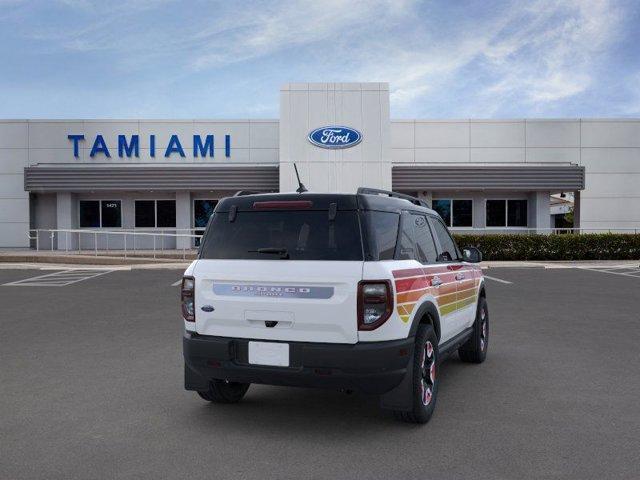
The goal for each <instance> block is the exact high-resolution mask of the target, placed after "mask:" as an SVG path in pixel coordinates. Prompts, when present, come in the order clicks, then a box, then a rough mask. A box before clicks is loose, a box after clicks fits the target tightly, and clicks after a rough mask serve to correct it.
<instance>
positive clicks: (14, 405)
mask: <svg viewBox="0 0 640 480" xmlns="http://www.w3.org/2000/svg"><path fill="white" fill-rule="evenodd" d="M606 270H607V271H597V269H596V270H585V269H543V268H495V269H490V270H488V271H486V273H487V274H488V275H490V276H492V277H494V278H495V280H494V279H492V280H487V286H488V300H489V309H490V314H491V321H492V330H491V339H490V348H489V356H488V359H487V361H486V362H485V363H484V364H482V365H469V364H463V363H461V362H460V361H459V360H458V358H457V356H455V357H452V358H450V359H449V360H447V361H446V362H445V363H444V364H443V366H442V368H441V370H440V374H441V381H442V383H441V385H440V391H439V397H438V405H437V409H436V413H435V416H434V417H433V419H432V420H431V422H430V423H429V424H427V425H424V426H416V425H408V424H403V423H398V422H396V421H395V420H394V419H393V416H392V415H391V414H389V413H388V412H385V411H382V410H379V409H378V405H377V399H376V398H372V397H366V396H360V395H346V394H343V393H340V392H333V391H323V390H309V389H292V388H280V387H269V386H256V385H254V386H252V387H251V389H250V390H249V393H248V394H247V397H246V398H245V401H243V402H242V403H240V404H238V405H229V406H224V405H210V404H208V403H206V402H204V401H202V400H201V399H199V398H198V397H197V396H196V395H195V394H194V393H193V392H186V391H184V390H183V385H182V368H183V367H182V352H181V332H182V323H181V320H180V313H179V305H178V294H179V287H177V286H175V285H174V284H175V282H176V281H177V280H179V278H180V275H181V272H180V271H179V270H168V269H167V270H132V271H118V270H117V271H103V272H101V274H99V275H96V274H94V273H92V272H82V273H83V274H84V275H82V274H80V273H76V274H75V275H74V274H68V273H63V274H62V275H57V276H55V275H54V276H49V277H44V278H46V279H49V280H47V282H44V283H45V285H33V284H34V282H35V283H38V282H37V281H36V280H33V279H34V277H38V276H42V275H46V274H49V273H54V271H41V270H0V309H1V310H0V327H1V329H0V332H1V334H0V478H2V479H27V478H29V479H31V478H43V479H44V478H46V479H94V478H95V479H98V478H100V479H102V478H105V479H106V478H153V479H160V478H239V479H244V478H259V479H265V478H279V479H282V478H296V479H300V478H318V479H328V478H367V479H372V478H394V479H395V478H402V479H411V478H416V479H427V478H437V479H476V478H482V479H484V478H486V479H499V478H504V479H514V478H517V479H527V478H532V479H540V478H563V479H564V478H576V479H588V478H638V475H639V474H638V472H640V460H639V458H638V452H640V408H639V405H640V402H639V399H640V348H639V345H640V300H639V297H640V277H639V276H638V275H635V274H634V270H633V269H624V270H620V271H619V272H616V271H615V268H614V269H611V268H608V269H606ZM609 270H614V271H609ZM622 273H625V274H626V273H629V274H628V275H623V274H622ZM52 277H53V278H54V279H56V280H53V281H52V280H51V278H52ZM60 277H62V279H60ZM81 277H87V278H81ZM78 279H80V280H79V281H76V280H78ZM25 280H28V281H25ZM499 280H502V281H499ZM21 281H22V282H21ZM8 283H12V284H13V285H5V284H8ZM41 283H42V282H41ZM46 283H54V284H53V285H51V284H49V285H47V284H46Z"/></svg>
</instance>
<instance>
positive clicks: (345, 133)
mask: <svg viewBox="0 0 640 480" xmlns="http://www.w3.org/2000/svg"><path fill="white" fill-rule="evenodd" d="M309 141H310V142H311V143H313V144H314V145H316V146H318V147H322V148H349V147H353V146H354V145H357V144H359V143H360V142H361V141H362V134H361V133H360V132H359V131H358V130H355V129H353V128H349V127H343V126H340V125H330V126H327V127H320V128H316V129H315V130H313V131H312V132H311V133H309Z"/></svg>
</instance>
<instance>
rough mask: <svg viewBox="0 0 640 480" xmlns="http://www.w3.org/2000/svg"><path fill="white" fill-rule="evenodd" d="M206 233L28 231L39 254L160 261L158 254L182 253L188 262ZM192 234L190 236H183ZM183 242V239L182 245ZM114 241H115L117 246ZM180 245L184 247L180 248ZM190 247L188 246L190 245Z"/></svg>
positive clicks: (180, 231) (193, 231)
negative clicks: (115, 254) (118, 254)
mask: <svg viewBox="0 0 640 480" xmlns="http://www.w3.org/2000/svg"><path fill="white" fill-rule="evenodd" d="M201 231H203V229H198V228H189V229H160V230H158V229H151V230H145V229H133V230H132V229H118V230H102V229H100V230H96V229H85V228H82V229H63V228H62V229H61V228H57V229H43V228H38V229H31V230H29V231H28V234H27V236H28V238H29V240H30V242H34V245H32V246H33V247H35V249H36V250H37V251H44V250H47V251H48V250H50V251H52V252H54V251H55V252H59V253H61V252H64V253H77V254H82V253H86V252H89V251H93V253H94V255H95V256H98V252H101V253H102V254H104V253H105V252H122V253H123V254H124V257H125V258H126V257H127V256H128V255H129V254H137V253H145V252H151V255H153V258H157V255H158V252H171V251H173V252H180V251H181V252H182V258H183V259H186V256H187V251H189V252H190V253H191V251H193V250H194V249H196V248H197V245H198V243H199V242H200V239H201V238H202V235H201V234H197V233H195V232H201ZM182 232H189V233H182ZM180 239H184V240H183V241H181V242H180ZM114 240H116V241H115V242H114ZM179 243H180V244H181V245H179ZM187 244H188V245H187Z"/></svg>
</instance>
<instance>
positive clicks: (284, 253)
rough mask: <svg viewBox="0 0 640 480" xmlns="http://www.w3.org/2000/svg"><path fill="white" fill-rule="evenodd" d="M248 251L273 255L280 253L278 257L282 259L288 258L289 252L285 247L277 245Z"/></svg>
mask: <svg viewBox="0 0 640 480" xmlns="http://www.w3.org/2000/svg"><path fill="white" fill-rule="evenodd" d="M249 252H250V253H266V254H273V255H280V258H282V259H283V260H287V259H289V258H290V257H289V252H288V250H287V249H286V248H278V247H265V248H259V249H257V250H249Z"/></svg>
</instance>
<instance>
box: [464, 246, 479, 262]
mask: <svg viewBox="0 0 640 480" xmlns="http://www.w3.org/2000/svg"><path fill="white" fill-rule="evenodd" d="M462 260H463V261H465V262H469V263H480V262H481V261H482V253H480V250H478V249H477V248H476V247H467V248H465V249H464V250H462Z"/></svg>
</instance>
